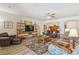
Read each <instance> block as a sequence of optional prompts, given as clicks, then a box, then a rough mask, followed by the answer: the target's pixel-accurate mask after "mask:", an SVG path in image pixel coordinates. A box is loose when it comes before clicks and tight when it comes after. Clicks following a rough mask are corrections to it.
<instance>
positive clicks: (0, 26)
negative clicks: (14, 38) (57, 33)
mask: <svg viewBox="0 0 79 59" xmlns="http://www.w3.org/2000/svg"><path fill="white" fill-rule="evenodd" d="M16 20H17V19H16V16H15V15H12V14H8V13H4V12H0V33H3V32H8V33H9V34H10V35H11V34H12V35H13V34H16ZM4 21H12V22H13V28H12V29H5V28H4Z"/></svg>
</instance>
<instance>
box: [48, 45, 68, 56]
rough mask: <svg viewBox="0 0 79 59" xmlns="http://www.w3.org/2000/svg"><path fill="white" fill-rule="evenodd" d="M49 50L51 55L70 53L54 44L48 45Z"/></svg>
mask: <svg viewBox="0 0 79 59" xmlns="http://www.w3.org/2000/svg"><path fill="white" fill-rule="evenodd" d="M48 52H49V54H51V55H68V54H69V53H68V52H66V51H65V50H64V49H61V48H59V47H57V46H55V45H53V44H50V45H49V47H48Z"/></svg>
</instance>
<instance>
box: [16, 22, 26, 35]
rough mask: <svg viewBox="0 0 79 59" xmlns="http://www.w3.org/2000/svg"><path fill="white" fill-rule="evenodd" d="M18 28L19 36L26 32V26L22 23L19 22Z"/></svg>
mask: <svg viewBox="0 0 79 59" xmlns="http://www.w3.org/2000/svg"><path fill="white" fill-rule="evenodd" d="M16 28H17V35H18V34H22V33H24V32H25V24H24V23H22V22H17V24H16Z"/></svg>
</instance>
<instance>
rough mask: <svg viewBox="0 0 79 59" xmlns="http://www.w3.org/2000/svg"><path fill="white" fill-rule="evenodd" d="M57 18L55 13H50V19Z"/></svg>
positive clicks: (48, 14)
mask: <svg viewBox="0 0 79 59" xmlns="http://www.w3.org/2000/svg"><path fill="white" fill-rule="evenodd" d="M55 16H56V13H55V12H52V11H50V12H48V13H47V18H48V19H53V18H55Z"/></svg>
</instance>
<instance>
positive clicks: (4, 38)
mask: <svg viewBox="0 0 79 59" xmlns="http://www.w3.org/2000/svg"><path fill="white" fill-rule="evenodd" d="M14 37H15V36H9V35H8V33H1V34H0V46H9V45H11V41H12V40H13V39H14Z"/></svg>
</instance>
